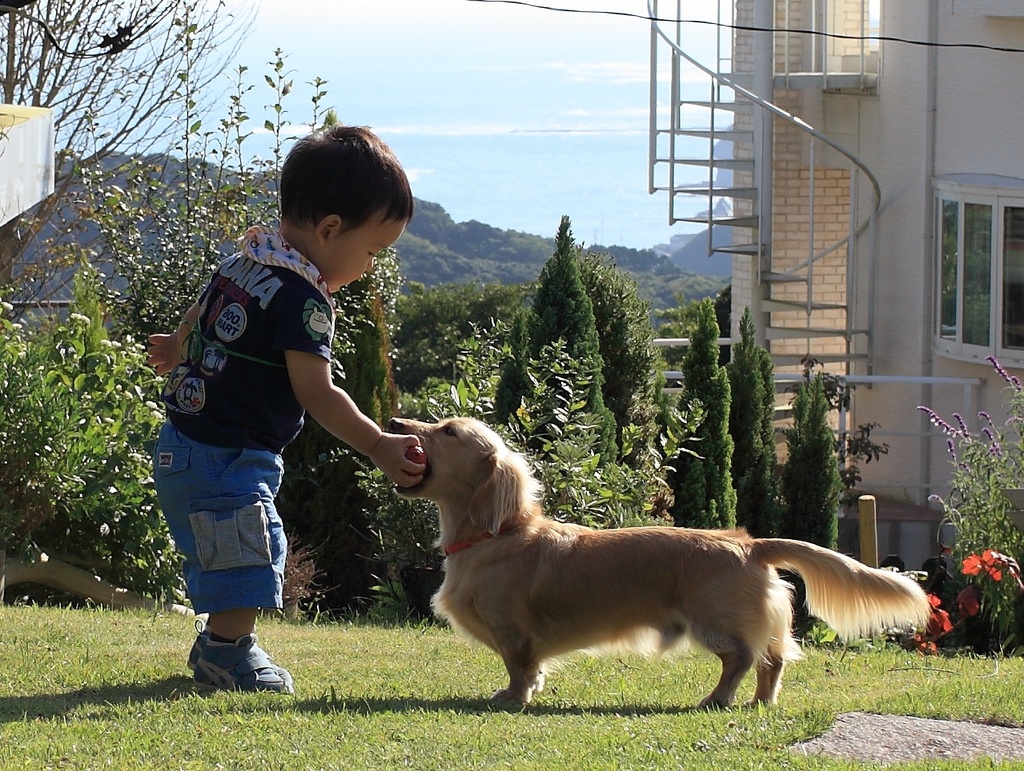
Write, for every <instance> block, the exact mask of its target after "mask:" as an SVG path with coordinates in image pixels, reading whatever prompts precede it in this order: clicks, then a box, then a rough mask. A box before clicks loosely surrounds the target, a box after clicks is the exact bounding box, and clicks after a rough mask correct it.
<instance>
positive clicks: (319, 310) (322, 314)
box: [302, 298, 333, 341]
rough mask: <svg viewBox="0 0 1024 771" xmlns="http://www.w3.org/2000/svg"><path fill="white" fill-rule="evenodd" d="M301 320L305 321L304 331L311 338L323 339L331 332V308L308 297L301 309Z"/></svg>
mask: <svg viewBox="0 0 1024 771" xmlns="http://www.w3.org/2000/svg"><path fill="white" fill-rule="evenodd" d="M302 320H303V321H304V322H305V323H306V331H307V332H308V333H309V336H310V338H312V339H313V340H317V341H320V340H325V339H326V338H327V336H328V335H330V334H331V331H332V329H331V327H332V325H333V319H332V318H331V310H330V308H328V307H327V306H326V305H324V303H318V302H317V301H316V300H314V299H312V298H310V299H309V300H306V306H305V308H303V310H302Z"/></svg>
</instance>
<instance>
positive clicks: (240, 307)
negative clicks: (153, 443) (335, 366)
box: [163, 253, 334, 453]
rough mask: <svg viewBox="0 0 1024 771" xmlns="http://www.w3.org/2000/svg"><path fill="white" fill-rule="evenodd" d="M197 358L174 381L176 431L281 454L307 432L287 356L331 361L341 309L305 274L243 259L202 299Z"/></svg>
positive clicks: (169, 386)
mask: <svg viewBox="0 0 1024 771" xmlns="http://www.w3.org/2000/svg"><path fill="white" fill-rule="evenodd" d="M199 302H200V308H201V312H200V315H199V324H198V326H197V330H198V332H199V333H200V334H201V338H199V337H193V339H192V345H191V346H190V356H189V360H188V361H186V362H184V363H183V364H180V365H178V366H177V367H176V368H175V369H174V370H172V371H171V373H170V374H169V375H168V377H167V382H166V385H165V387H164V393H163V400H164V404H165V405H166V407H167V416H168V419H169V420H170V421H171V423H173V424H174V427H175V428H177V429H178V430H179V431H180V432H181V433H183V434H185V436H187V437H189V438H190V439H193V440H195V441H197V442H203V443H204V444H211V445H216V446H219V447H245V448H250V449H257V450H270V451H272V452H276V453H280V452H281V451H282V450H283V449H284V447H285V445H287V444H288V443H289V442H291V441H292V440H293V439H294V438H295V437H296V436H297V435H298V433H299V429H301V428H302V423H303V417H304V410H303V408H302V406H301V405H300V404H299V402H298V400H297V399H296V398H295V393H294V392H293V391H292V386H291V382H290V381H289V379H288V370H287V369H286V367H285V358H284V352H285V351H289V350H290V351H307V352H309V353H314V354H316V355H318V356H321V357H323V358H324V359H327V360H328V361H330V359H331V339H332V337H333V334H334V312H333V309H332V307H331V306H330V305H329V304H328V300H327V298H326V297H324V295H323V294H322V293H321V291H320V290H319V289H318V288H317V287H316V286H314V285H313V284H312V283H311V282H310V281H309V280H307V279H306V278H305V277H304V276H302V275H300V274H299V273H297V272H295V271H293V270H290V269H288V268H287V267H280V266H276V265H266V264H262V263H260V262H256V261H254V260H252V259H250V258H249V257H247V256H246V255H245V254H241V253H240V254H236V255H235V256H233V257H230V258H228V259H227V260H225V261H224V262H223V263H221V265H220V268H219V269H218V270H217V273H216V274H215V275H214V277H213V279H212V280H211V282H210V284H209V286H207V288H206V290H205V291H204V292H203V295H202V297H201V298H200V301H199Z"/></svg>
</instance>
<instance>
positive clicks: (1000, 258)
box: [930, 174, 1024, 367]
mask: <svg viewBox="0 0 1024 771" xmlns="http://www.w3.org/2000/svg"><path fill="white" fill-rule="evenodd" d="M932 192H933V211H934V217H933V223H932V235H933V239H934V241H933V243H934V249H933V257H932V258H933V260H934V265H935V281H934V288H933V297H934V313H933V314H932V319H931V322H930V323H931V337H932V348H933V350H934V351H935V353H937V354H939V355H941V356H945V357H947V358H950V359H957V360H960V361H983V360H984V359H985V358H986V357H987V356H993V355H994V356H996V357H997V358H998V359H999V360H1000V361H1001V362H1002V363H1003V364H1005V365H1007V366H1017V367H1024V346H1022V347H1020V348H1011V347H1007V346H1005V345H1004V344H1003V340H1004V334H1003V320H1004V298H1005V294H1004V292H1005V288H1004V285H1003V279H1004V268H1005V254H1004V247H1005V244H1006V227H1005V226H1006V217H1005V213H1006V210H1007V208H1020V209H1024V180H1022V179H1017V178H1015V177H1003V176H999V175H980V174H949V175H944V176H940V177H935V178H934V179H933V181H932ZM946 202H950V203H953V202H955V203H956V204H957V219H956V224H957V244H956V296H955V300H956V307H955V316H956V323H955V332H954V334H953V335H950V334H949V330H948V329H944V328H943V325H942V321H943V301H944V299H945V298H944V296H943V272H942V269H943V241H942V235H943V224H944V223H943V214H944V206H943V205H944V203H946ZM971 204H977V205H982V206H988V207H990V210H991V229H990V233H989V259H990V263H989V277H988V280H989V308H988V314H989V326H988V331H989V343H988V345H977V344H971V343H965V342H964V339H963V338H964V335H965V326H964V319H965V313H964V305H965V296H964V284H965V274H966V271H965V269H964V268H965V259H966V257H965V249H964V242H965V232H964V231H965V228H966V223H967V218H966V217H965V207H966V206H968V205H971Z"/></svg>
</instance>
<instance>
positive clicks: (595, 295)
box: [580, 252, 661, 466]
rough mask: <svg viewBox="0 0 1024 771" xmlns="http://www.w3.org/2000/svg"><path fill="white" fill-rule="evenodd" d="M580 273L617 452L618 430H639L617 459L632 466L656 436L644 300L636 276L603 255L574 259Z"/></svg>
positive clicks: (653, 368) (657, 384)
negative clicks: (630, 446) (626, 453)
mask: <svg viewBox="0 0 1024 771" xmlns="http://www.w3.org/2000/svg"><path fill="white" fill-rule="evenodd" d="M580 269H581V277H582V279H583V284H584V286H585V289H586V292H587V296H588V297H590V300H591V303H592V304H593V308H594V322H595V324H596V327H597V335H598V341H599V351H600V354H601V360H602V361H603V363H604V367H603V369H602V376H603V379H604V385H603V388H602V390H601V394H602V397H603V398H604V403H605V406H607V407H608V409H610V410H611V411H612V414H613V415H614V416H615V424H616V442H617V443H618V447H619V452H620V455H621V454H622V451H623V448H622V431H623V429H624V428H625V427H626V426H630V425H632V426H634V427H636V428H637V429H639V436H638V439H639V443H638V444H639V446H635V447H634V448H633V450H632V452H631V453H630V457H629V458H622V460H624V461H626V462H627V463H630V465H633V466H636V465H637V464H640V463H643V462H644V459H646V458H650V457H651V453H650V452H647V450H648V449H650V448H652V447H653V446H654V443H655V441H656V439H657V436H658V422H657V420H658V416H659V412H660V405H659V395H660V391H661V377H660V375H659V373H658V367H657V354H656V352H655V350H654V346H653V345H652V340H653V339H654V329H653V327H652V326H651V321H650V305H649V304H648V303H647V302H646V301H644V300H643V299H641V298H640V296H639V294H638V292H637V284H636V281H635V280H634V279H633V278H632V277H631V276H630V275H629V274H627V273H625V272H623V271H621V270H619V269H618V268H617V267H616V266H615V265H613V264H612V263H611V262H610V260H609V258H608V257H607V256H606V255H603V254H599V253H597V252H587V253H586V254H584V255H582V257H581V259H580Z"/></svg>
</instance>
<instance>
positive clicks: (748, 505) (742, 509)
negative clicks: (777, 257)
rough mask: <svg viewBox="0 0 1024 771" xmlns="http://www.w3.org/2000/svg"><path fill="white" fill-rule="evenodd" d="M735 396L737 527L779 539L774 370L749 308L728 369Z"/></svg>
mask: <svg viewBox="0 0 1024 771" xmlns="http://www.w3.org/2000/svg"><path fill="white" fill-rule="evenodd" d="M726 369H727V371H728V373H729V385H730V389H731V391H732V406H731V409H730V411H729V434H730V436H732V439H733V443H734V448H733V455H732V480H733V486H734V487H735V488H736V524H737V525H739V526H740V527H744V528H746V529H747V532H749V533H750V534H751V535H754V536H758V537H761V538H767V537H770V536H774V535H776V534H778V530H779V518H780V517H781V510H780V506H779V503H778V484H777V483H776V479H775V466H776V463H777V461H778V459H777V456H776V453H775V372H774V370H775V368H774V365H773V364H772V358H771V355H770V354H769V353H768V351H767V350H766V349H765V348H764V347H763V346H760V345H758V344H757V342H756V340H755V339H754V320H753V318H752V317H751V315H750V308H747V309H746V310H745V311H744V312H743V318H742V319H740V341H739V343H737V344H735V345H733V346H732V361H731V362H730V363H729V365H728V366H727V368H726Z"/></svg>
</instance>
